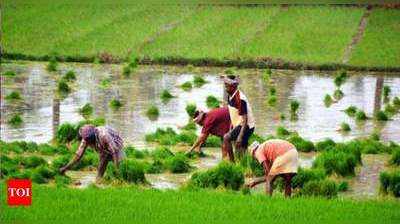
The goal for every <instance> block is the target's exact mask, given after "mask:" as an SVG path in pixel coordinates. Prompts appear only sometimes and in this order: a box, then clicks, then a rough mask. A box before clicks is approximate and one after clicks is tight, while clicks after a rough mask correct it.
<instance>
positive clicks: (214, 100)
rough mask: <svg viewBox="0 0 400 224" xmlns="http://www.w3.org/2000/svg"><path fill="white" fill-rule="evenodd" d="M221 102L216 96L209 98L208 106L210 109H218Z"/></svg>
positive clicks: (207, 100)
mask: <svg viewBox="0 0 400 224" xmlns="http://www.w3.org/2000/svg"><path fill="white" fill-rule="evenodd" d="M219 103H220V101H219V100H218V99H217V98H216V97H215V96H212V95H210V96H207V99H206V105H207V107H208V108H210V109H214V108H218V107H219Z"/></svg>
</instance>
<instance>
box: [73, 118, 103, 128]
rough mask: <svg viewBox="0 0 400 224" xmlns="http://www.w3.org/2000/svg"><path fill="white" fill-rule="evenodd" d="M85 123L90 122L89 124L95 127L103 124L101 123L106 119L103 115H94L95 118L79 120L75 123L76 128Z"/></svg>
mask: <svg viewBox="0 0 400 224" xmlns="http://www.w3.org/2000/svg"><path fill="white" fill-rule="evenodd" d="M86 124H91V125H93V126H95V127H98V126H103V125H105V124H106V119H105V118H104V117H96V118H93V119H85V120H83V121H80V122H79V123H78V124H77V126H76V129H77V130H79V129H80V128H81V127H83V126H84V125H86Z"/></svg>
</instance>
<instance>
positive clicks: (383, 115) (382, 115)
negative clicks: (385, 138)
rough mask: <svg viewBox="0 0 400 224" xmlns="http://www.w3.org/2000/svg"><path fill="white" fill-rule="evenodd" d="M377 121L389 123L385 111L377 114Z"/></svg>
mask: <svg viewBox="0 0 400 224" xmlns="http://www.w3.org/2000/svg"><path fill="white" fill-rule="evenodd" d="M375 119H376V120H378V121H388V120H389V117H388V115H387V114H386V113H385V112H384V111H381V110H380V111H378V112H376V114H375Z"/></svg>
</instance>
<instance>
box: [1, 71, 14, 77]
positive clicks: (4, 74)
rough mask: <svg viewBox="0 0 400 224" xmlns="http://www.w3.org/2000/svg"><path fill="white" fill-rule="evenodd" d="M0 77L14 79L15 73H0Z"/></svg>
mask: <svg viewBox="0 0 400 224" xmlns="http://www.w3.org/2000/svg"><path fill="white" fill-rule="evenodd" d="M1 75H2V76H5V77H15V76H16V73H15V72H14V71H5V72H3V73H1Z"/></svg>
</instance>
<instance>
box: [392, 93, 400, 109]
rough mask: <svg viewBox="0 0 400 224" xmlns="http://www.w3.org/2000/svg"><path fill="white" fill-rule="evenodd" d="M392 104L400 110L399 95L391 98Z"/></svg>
mask: <svg viewBox="0 0 400 224" xmlns="http://www.w3.org/2000/svg"><path fill="white" fill-rule="evenodd" d="M393 106H394V107H396V108H397V109H398V110H400V98H399V97H397V96H396V97H394V98H393Z"/></svg>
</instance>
